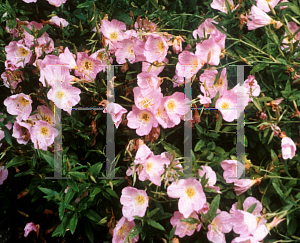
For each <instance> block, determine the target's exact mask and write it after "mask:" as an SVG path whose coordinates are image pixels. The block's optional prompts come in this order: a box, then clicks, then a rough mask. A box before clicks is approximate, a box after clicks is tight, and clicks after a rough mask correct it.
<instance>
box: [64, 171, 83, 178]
mask: <svg viewBox="0 0 300 243" xmlns="http://www.w3.org/2000/svg"><path fill="white" fill-rule="evenodd" d="M68 175H69V176H74V177H75V178H80V179H82V180H86V179H87V174H86V173H85V172H77V171H75V172H74V171H70V172H69V173H68Z"/></svg>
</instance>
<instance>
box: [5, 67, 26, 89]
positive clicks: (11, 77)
mask: <svg viewBox="0 0 300 243" xmlns="http://www.w3.org/2000/svg"><path fill="white" fill-rule="evenodd" d="M1 78H2V79H3V83H4V86H5V87H7V88H9V89H11V88H12V89H11V93H12V94H13V93H14V91H13V90H14V89H16V88H17V86H18V84H19V83H20V82H22V80H24V77H23V72H22V71H20V70H18V71H11V70H9V69H6V72H3V73H2V74H1Z"/></svg>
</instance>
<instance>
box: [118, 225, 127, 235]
mask: <svg viewBox="0 0 300 243" xmlns="http://www.w3.org/2000/svg"><path fill="white" fill-rule="evenodd" d="M125 229H126V227H125V224H123V226H122V227H121V229H119V230H118V235H123V234H124V233H125Z"/></svg>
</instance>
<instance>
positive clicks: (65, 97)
mask: <svg viewBox="0 0 300 243" xmlns="http://www.w3.org/2000/svg"><path fill="white" fill-rule="evenodd" d="M80 93H81V90H80V89H78V88H76V87H73V86H72V85H70V84H67V83H61V86H58V87H56V86H55V87H52V88H51V89H50V91H49V92H48V93H47V97H48V99H49V100H51V101H53V102H54V103H55V105H56V106H57V107H58V108H60V109H63V110H64V111H67V112H68V113H69V114H70V115H71V112H72V107H73V106H74V105H76V104H78V103H79V101H80V95H79V94H80Z"/></svg>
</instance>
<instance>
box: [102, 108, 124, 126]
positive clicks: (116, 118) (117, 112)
mask: <svg viewBox="0 0 300 243" xmlns="http://www.w3.org/2000/svg"><path fill="white" fill-rule="evenodd" d="M107 112H108V113H109V114H110V115H111V118H112V120H113V122H114V123H115V126H116V128H118V127H119V125H120V123H121V121H122V116H123V114H125V113H126V112H127V110H126V109H125V108H123V107H122V106H121V105H119V104H116V103H109V104H107V106H106V108H105V109H104V110H103V113H107Z"/></svg>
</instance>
